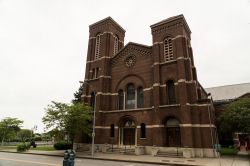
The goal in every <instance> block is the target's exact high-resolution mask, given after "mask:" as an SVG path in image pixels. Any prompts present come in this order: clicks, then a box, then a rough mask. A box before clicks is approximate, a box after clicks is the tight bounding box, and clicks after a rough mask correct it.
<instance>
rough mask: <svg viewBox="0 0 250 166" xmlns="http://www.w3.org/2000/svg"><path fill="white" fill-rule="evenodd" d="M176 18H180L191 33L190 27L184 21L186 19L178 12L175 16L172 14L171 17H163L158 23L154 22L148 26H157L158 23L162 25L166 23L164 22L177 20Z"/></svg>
mask: <svg viewBox="0 0 250 166" xmlns="http://www.w3.org/2000/svg"><path fill="white" fill-rule="evenodd" d="M178 19H182V20H183V21H184V24H185V26H186V27H187V29H188V31H189V32H190V33H191V30H190V28H189V26H188V24H187V22H186V19H185V17H184V15H183V14H180V15H177V16H173V17H169V18H167V19H164V20H162V21H160V22H158V23H155V24H153V25H151V26H150V27H151V28H155V27H157V26H159V25H163V24H166V23H169V22H172V21H175V20H178Z"/></svg>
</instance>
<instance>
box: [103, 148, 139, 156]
mask: <svg viewBox="0 0 250 166" xmlns="http://www.w3.org/2000/svg"><path fill="white" fill-rule="evenodd" d="M105 153H116V154H117V153H119V154H131V155H134V154H135V148H134V147H126V148H125V147H122V148H120V147H114V148H112V147H110V148H109V149H108V150H107V152H105Z"/></svg>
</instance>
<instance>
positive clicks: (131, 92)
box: [126, 84, 135, 109]
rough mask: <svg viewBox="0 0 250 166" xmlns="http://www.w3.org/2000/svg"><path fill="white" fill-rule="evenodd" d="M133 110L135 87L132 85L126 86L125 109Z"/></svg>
mask: <svg viewBox="0 0 250 166" xmlns="http://www.w3.org/2000/svg"><path fill="white" fill-rule="evenodd" d="M133 108H135V86H134V84H128V86H127V101H126V109H133Z"/></svg>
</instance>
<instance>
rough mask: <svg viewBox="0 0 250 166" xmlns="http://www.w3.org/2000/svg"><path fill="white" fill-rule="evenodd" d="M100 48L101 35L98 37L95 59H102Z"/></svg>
mask: <svg viewBox="0 0 250 166" xmlns="http://www.w3.org/2000/svg"><path fill="white" fill-rule="evenodd" d="M100 47H101V34H98V35H97V36H96V42H95V59H98V58H100Z"/></svg>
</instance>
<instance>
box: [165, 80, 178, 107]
mask: <svg viewBox="0 0 250 166" xmlns="http://www.w3.org/2000/svg"><path fill="white" fill-rule="evenodd" d="M166 87H167V95H168V104H175V103H176V97H175V87H174V81H173V80H169V81H167V86H166Z"/></svg>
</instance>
